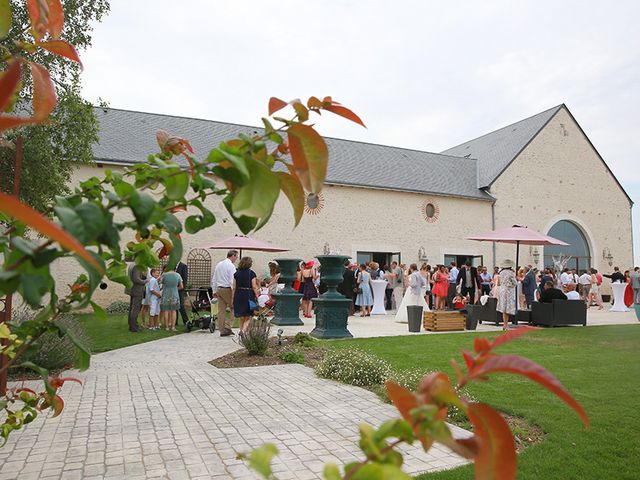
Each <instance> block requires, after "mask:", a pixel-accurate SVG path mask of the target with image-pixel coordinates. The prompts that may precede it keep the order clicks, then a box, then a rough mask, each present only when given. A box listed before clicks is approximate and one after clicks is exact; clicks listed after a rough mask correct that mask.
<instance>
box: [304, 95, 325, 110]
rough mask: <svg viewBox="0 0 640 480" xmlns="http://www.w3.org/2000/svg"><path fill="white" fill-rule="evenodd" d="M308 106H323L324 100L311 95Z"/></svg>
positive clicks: (315, 107) (314, 107)
mask: <svg viewBox="0 0 640 480" xmlns="http://www.w3.org/2000/svg"><path fill="white" fill-rule="evenodd" d="M307 107H308V108H309V109H310V110H311V109H318V108H322V101H320V99H319V98H317V97H309V100H307Z"/></svg>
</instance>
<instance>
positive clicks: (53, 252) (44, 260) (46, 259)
mask: <svg viewBox="0 0 640 480" xmlns="http://www.w3.org/2000/svg"><path fill="white" fill-rule="evenodd" d="M62 255H64V253H63V252H61V251H60V250H57V249H55V248H47V249H45V250H42V251H40V252H38V253H36V254H35V256H34V257H33V260H32V261H31V263H33V266H34V267H36V268H40V267H44V266H45V265H49V264H50V263H51V262H53V261H54V260H56V259H57V258H59V257H61V256H62Z"/></svg>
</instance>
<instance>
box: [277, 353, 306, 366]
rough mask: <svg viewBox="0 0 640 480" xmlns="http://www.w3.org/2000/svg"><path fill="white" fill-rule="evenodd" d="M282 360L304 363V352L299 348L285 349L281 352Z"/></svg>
mask: <svg viewBox="0 0 640 480" xmlns="http://www.w3.org/2000/svg"><path fill="white" fill-rule="evenodd" d="M280 360H282V361H283V362H285V363H304V354H303V353H302V352H300V351H299V350H283V351H282V352H280Z"/></svg>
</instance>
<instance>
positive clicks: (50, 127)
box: [0, 0, 109, 211]
mask: <svg viewBox="0 0 640 480" xmlns="http://www.w3.org/2000/svg"><path fill="white" fill-rule="evenodd" d="M62 4H63V9H64V15H65V28H64V31H63V32H62V34H61V35H60V39H61V40H66V41H67V42H69V43H70V44H71V45H74V46H75V48H76V49H77V50H79V51H80V50H86V49H87V48H89V47H90V46H91V40H92V38H91V32H92V29H93V24H94V23H95V22H99V21H100V20H101V19H102V17H103V16H104V15H105V14H107V13H108V12H109V2H108V1H107V0H66V1H63V2H62ZM11 8H12V10H13V24H12V27H11V30H10V31H9V34H8V35H7V37H5V38H4V39H3V40H2V41H0V49H1V51H2V61H1V63H0V68H1V69H5V68H6V59H8V58H10V56H11V55H13V54H16V53H18V51H19V49H18V47H17V45H20V44H24V43H27V44H29V43H31V42H33V37H32V36H31V35H29V29H30V20H29V14H28V12H27V7H26V4H25V2H23V1H16V0H13V1H11ZM20 54H21V55H25V53H24V49H22V50H21V51H20ZM27 56H28V57H29V60H32V61H35V62H38V63H39V64H41V65H43V66H44V67H46V68H47V70H48V71H49V73H50V74H51V78H52V79H53V82H54V85H55V88H56V93H57V96H58V103H57V104H56V108H55V110H54V111H53V113H52V114H51V116H50V118H49V121H48V123H46V124H39V125H34V126H29V127H25V128H22V129H19V131H10V132H7V133H6V134H5V135H4V138H5V141H4V142H3V144H2V146H0V190H2V191H5V192H12V191H13V181H14V179H15V175H14V172H13V165H14V157H15V150H14V148H12V147H11V145H12V144H15V140H16V137H17V135H18V134H19V135H21V136H22V137H23V138H24V154H23V164H22V174H21V182H20V183H21V185H20V198H21V199H22V200H23V201H24V202H25V203H27V204H29V205H31V206H32V207H33V208H35V209H37V210H41V211H42V210H44V209H45V208H46V206H47V205H50V204H51V201H52V199H53V198H55V196H56V195H61V194H64V193H67V192H68V187H67V185H68V183H69V179H70V176H71V173H72V172H73V168H74V164H90V163H92V162H93V154H92V149H91V147H92V145H93V144H95V143H96V142H97V141H98V122H97V119H96V117H95V115H94V113H93V108H92V105H91V104H90V103H89V102H87V101H85V100H84V99H82V97H81V95H80V87H81V83H80V71H81V67H80V65H79V64H78V63H76V62H73V61H71V60H69V59H67V58H65V57H63V56H60V55H54V54H53V53H51V52H49V51H47V50H46V49H43V48H37V49H33V53H29V54H28V55H27ZM23 82H24V88H22V89H21V90H20V94H19V97H18V98H17V99H16V100H17V101H18V102H20V104H22V103H24V104H25V105H27V104H28V103H29V102H30V101H31V98H32V92H33V89H32V84H31V78H30V76H29V75H28V72H25V75H23Z"/></svg>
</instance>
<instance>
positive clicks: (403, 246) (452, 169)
mask: <svg viewBox="0 0 640 480" xmlns="http://www.w3.org/2000/svg"><path fill="white" fill-rule="evenodd" d="M96 112H97V115H98V119H99V121H100V126H101V130H100V139H101V140H100V144H99V145H96V147H95V159H96V165H95V166H92V167H88V166H82V167H79V168H78V169H77V171H76V173H75V176H74V179H73V181H74V182H77V181H80V180H82V179H84V178H87V177H90V176H93V175H98V176H100V175H101V173H102V170H103V169H105V168H110V169H119V168H123V167H125V166H127V165H131V164H133V163H135V162H141V161H145V159H146V158H147V156H148V154H149V153H154V152H156V151H157V145H156V143H155V131H156V130H157V129H159V128H161V129H163V130H166V131H168V132H170V133H171V134H174V135H178V136H182V137H185V138H187V139H189V140H190V142H191V144H192V145H193V147H194V149H195V152H196V155H197V156H198V157H200V158H204V157H206V155H207V154H208V152H209V150H210V149H211V148H212V147H213V146H216V145H218V143H219V142H220V141H221V140H225V139H230V138H233V137H235V136H237V135H238V134H239V133H248V134H250V133H253V132H256V131H259V130H260V129H259V128H255V127H249V126H243V125H235V124H229V123H221V122H214V121H207V120H199V119H193V118H184V117H175V116H168V115H158V114H149V113H141V112H133V111H127V110H117V109H96ZM327 144H328V146H329V155H330V164H329V170H328V175H327V181H326V187H325V189H324V190H323V192H322V194H321V195H320V197H319V198H318V199H317V200H315V201H310V202H308V204H307V206H306V209H305V215H304V217H303V219H302V221H301V223H300V225H299V226H298V227H297V228H296V229H294V228H293V214H292V211H291V206H290V205H289V203H288V201H287V200H286V198H284V195H282V196H281V198H280V199H279V200H278V205H277V207H276V210H275V211H274V214H273V216H272V218H271V221H270V222H269V223H268V225H267V226H266V227H264V228H263V229H262V230H260V231H259V232H257V233H256V235H255V236H256V237H257V238H261V239H265V240H269V241H272V242H273V243H277V244H281V245H283V246H287V247H289V248H290V249H291V251H290V252H288V253H286V254H285V255H286V256H287V257H291V256H294V257H299V258H304V259H308V258H312V257H313V256H314V255H318V254H321V253H323V252H326V251H331V252H334V253H335V252H340V253H343V254H347V255H351V256H352V258H353V259H354V260H356V259H357V261H358V262H362V261H365V260H375V261H378V262H379V263H381V264H382V263H386V262H389V261H391V260H392V259H397V260H399V261H401V262H403V263H411V262H418V261H419V262H422V261H425V262H429V263H431V264H432V265H433V264H438V263H448V262H450V261H452V260H456V261H458V262H463V261H464V260H466V259H471V260H472V261H473V263H474V264H476V265H478V264H484V265H488V266H493V265H496V264H497V263H498V262H500V261H501V260H503V259H505V258H513V257H514V247H513V245H501V244H493V245H492V244H490V243H481V242H474V241H469V240H465V237H466V236H468V235H471V234H474V233H479V232H483V231H487V230H492V229H494V228H500V227H507V226H511V225H513V224H520V225H526V226H528V227H530V228H533V229H535V230H538V231H540V232H543V233H548V234H550V235H552V236H555V237H557V238H560V239H563V240H565V241H567V242H568V243H570V244H571V245H570V246H569V247H562V248H560V247H553V250H552V249H551V248H542V247H531V248H530V247H528V246H527V247H524V248H523V249H521V255H520V260H521V261H520V263H521V264H526V263H531V264H535V265H537V266H538V267H542V266H544V265H548V264H550V263H551V255H552V254H554V255H555V254H558V253H560V252H564V253H565V254H568V255H571V256H572V257H573V258H572V260H571V262H570V266H576V267H578V268H580V269H582V268H585V267H587V266H594V267H596V268H598V269H599V270H600V271H601V272H608V271H610V269H611V266H612V265H619V266H620V267H621V268H628V267H630V266H631V264H632V259H633V254H632V243H633V242H632V233H631V232H632V230H631V208H632V204H633V202H632V201H631V199H630V198H629V196H628V195H627V193H626V192H625V191H624V189H623V188H622V186H621V185H620V183H619V182H618V180H617V179H616V177H615V176H614V175H613V173H612V172H611V170H610V169H609V168H608V167H607V165H606V163H605V161H604V160H603V159H602V157H601V156H600V155H599V153H598V152H597V150H596V149H595V148H594V146H593V144H592V143H591V142H590V141H589V139H588V137H587V136H586V134H585V133H584V131H583V130H582V129H581V128H580V126H579V125H578V123H577V122H576V120H575V119H574V117H573V115H572V114H571V113H570V112H569V110H568V108H567V107H566V106H565V105H559V106H557V107H554V108H551V109H549V110H546V111H544V112H541V113H539V114H537V115H534V116H532V117H529V118H526V119H524V120H521V121H519V122H516V123H514V124H511V125H508V126H506V127H503V128H500V129H498V130H496V131H494V132H491V133H488V134H486V135H483V136H481V137H478V138H476V139H473V140H470V141H468V142H465V143H463V144H461V145H458V146H456V147H453V148H450V149H448V150H445V151H444V152H441V153H430V152H423V151H417V150H409V149H403V148H398V147H390V146H384V145H375V144H369V143H362V142H355V141H348V140H340V139H333V138H327ZM209 207H210V208H211V209H212V210H213V211H214V212H215V213H216V216H217V223H216V225H215V226H214V227H213V228H211V229H209V230H208V231H205V232H200V233H198V234H196V235H191V236H189V235H184V236H183V241H184V247H185V253H186V252H188V251H189V250H190V249H192V248H197V247H202V246H205V245H207V244H208V243H212V242H213V241H215V240H218V239H222V238H226V237H229V236H232V235H234V234H235V233H239V231H238V230H237V228H236V226H235V224H234V223H233V221H232V220H230V219H229V216H228V214H227V213H226V211H225V209H224V207H223V206H222V205H221V204H220V203H219V202H218V200H217V199H210V200H209ZM211 253H212V258H213V261H214V262H215V261H217V260H219V259H221V258H222V257H223V255H224V252H221V251H215V250H214V251H211ZM247 254H248V255H251V256H252V257H254V259H255V262H256V263H255V265H256V268H255V270H256V272H257V273H258V275H262V274H264V268H265V266H266V263H267V261H268V260H270V259H272V258H273V257H274V255H273V254H261V253H258V252H251V253H249V252H247ZM277 255H278V254H276V256H277ZM57 269H58V274H59V275H60V277H61V278H60V280H61V281H60V283H61V284H63V285H64V284H66V283H69V282H70V281H71V279H72V277H73V276H74V275H75V274H77V272H78V271H79V269H78V267H77V266H76V265H75V264H72V263H69V262H65V263H61V264H59V265H58V266H57ZM67 280H68V281H69V282H68V281H67ZM121 292H122V289H121V288H120V287H119V286H115V288H109V289H107V290H106V291H104V292H102V291H100V292H98V293H97V296H96V298H97V299H98V300H101V299H102V300H103V301H106V300H108V299H111V298H114V297H115V296H116V295H120V294H121Z"/></svg>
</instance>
